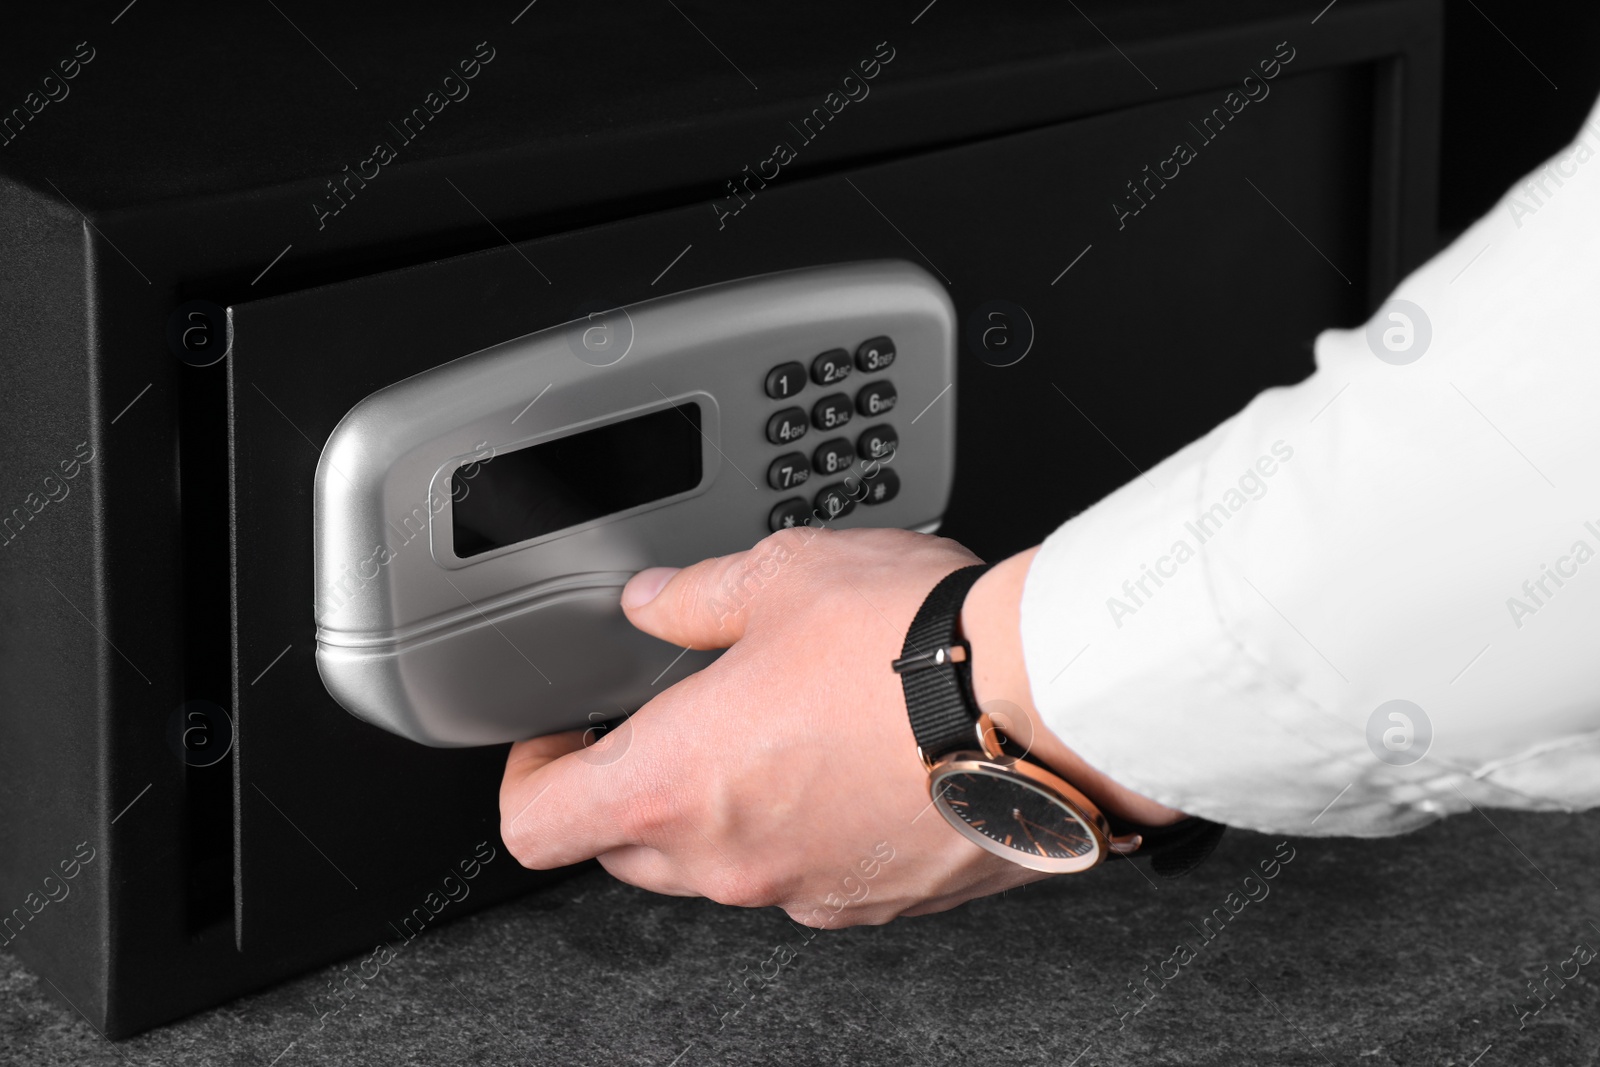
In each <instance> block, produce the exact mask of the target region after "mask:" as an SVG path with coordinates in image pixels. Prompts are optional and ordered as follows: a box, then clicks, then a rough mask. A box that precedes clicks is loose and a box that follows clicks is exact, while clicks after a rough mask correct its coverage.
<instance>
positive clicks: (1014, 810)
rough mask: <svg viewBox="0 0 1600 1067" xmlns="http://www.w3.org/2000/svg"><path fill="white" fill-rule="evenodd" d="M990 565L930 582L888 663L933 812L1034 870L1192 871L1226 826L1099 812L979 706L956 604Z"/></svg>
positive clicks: (1174, 873) (999, 853)
mask: <svg viewBox="0 0 1600 1067" xmlns="http://www.w3.org/2000/svg"><path fill="white" fill-rule="evenodd" d="M990 566H991V565H990V564H977V565H974V566H970V567H962V568H961V569H960V570H957V571H955V572H953V573H952V574H949V575H947V576H946V577H945V578H944V579H943V580H941V581H940V582H939V584H938V585H936V586H934V587H933V591H932V592H931V593H929V594H928V597H927V599H926V600H924V601H923V603H922V607H921V608H920V609H918V611H917V615H916V618H915V619H913V620H912V622H911V628H910V630H909V631H907V633H906V643H905V647H904V648H903V649H902V650H901V653H900V658H899V659H897V660H895V661H894V663H893V664H892V667H893V669H894V671H895V672H896V673H897V674H899V675H900V684H901V687H902V688H903V689H904V691H905V698H906V712H907V714H908V715H910V717H911V731H912V733H913V734H914V735H915V736H916V740H917V752H918V755H920V756H921V757H922V762H923V764H924V765H925V766H926V767H927V769H928V792H929V795H930V796H931V797H932V802H933V806H934V807H935V808H937V809H939V814H941V815H942V816H944V818H945V820H946V821H948V822H949V823H950V825H951V826H953V827H955V828H956V830H958V831H960V833H961V834H962V835H963V836H964V837H966V838H967V840H969V841H971V842H972V843H973V844H975V845H977V846H979V847H980V848H983V849H985V850H986V851H988V852H992V853H994V854H995V855H997V856H1002V857H1004V858H1005V859H1008V860H1010V861H1012V862H1013V863H1020V864H1021V865H1022V866H1024V867H1028V868H1031V869H1033V870H1036V871H1049V872H1051V873H1055V874H1068V873H1075V872H1078V871H1086V870H1088V869H1089V868H1091V867H1094V866H1096V865H1098V864H1100V863H1101V862H1103V861H1104V860H1105V859H1106V857H1107V856H1109V855H1111V854H1112V853H1118V854H1121V855H1124V856H1128V855H1131V854H1133V853H1138V854H1140V855H1146V856H1150V857H1151V861H1150V862H1151V868H1152V869H1153V870H1155V871H1156V872H1157V873H1159V874H1162V875H1166V876H1168V877H1176V876H1178V875H1181V874H1185V873H1187V872H1189V871H1190V870H1192V869H1194V867H1196V866H1197V865H1198V864H1199V863H1200V862H1201V861H1202V860H1204V859H1205V858H1206V857H1207V856H1208V855H1210V854H1211V850H1212V849H1213V848H1215V847H1216V844H1217V841H1218V840H1219V839H1220V838H1221V837H1222V832H1223V830H1224V829H1225V827H1223V826H1222V825H1220V824H1218V823H1214V822H1210V821H1207V820H1205V819H1200V818H1195V817H1191V818H1188V819H1184V820H1183V821H1181V822H1177V823H1174V824H1173V825H1171V826H1161V827H1145V826H1137V825H1134V824H1132V823H1128V822H1125V821H1123V820H1121V819H1117V818H1115V817H1113V816H1108V815H1106V814H1104V813H1102V812H1101V811H1100V809H1099V808H1098V807H1096V806H1095V804H1094V802H1093V801H1091V800H1089V798H1088V797H1086V796H1084V795H1083V794H1082V793H1081V792H1079V791H1078V790H1077V789H1076V788H1074V787H1073V786H1072V785H1071V784H1070V783H1068V782H1067V781H1066V780H1065V779H1063V778H1062V777H1061V776H1060V775H1059V774H1057V773H1055V772H1054V771H1052V770H1050V769H1049V768H1047V767H1045V766H1043V765H1041V764H1039V763H1037V762H1034V761H1033V760H1030V759H1028V758H1027V754H1026V752H1025V751H1018V746H1017V744H1016V742H1015V741H1014V740H1013V739H1011V738H1008V737H1006V736H1004V735H1003V733H1002V732H1001V731H1000V730H999V729H997V727H996V724H995V723H994V722H993V721H992V720H991V719H990V717H989V715H988V714H986V713H985V712H984V711H983V710H982V709H981V708H979V707H978V703H977V700H976V698H975V697H974V695H973V691H972V650H971V648H970V647H969V646H968V645H967V643H966V641H965V640H964V639H963V637H962V635H961V628H960V622H961V605H962V603H963V602H964V601H965V600H966V597H967V593H968V591H970V590H971V589H972V586H973V584H974V583H976V582H977V580H978V579H979V578H980V577H982V576H983V574H984V573H985V572H986V571H988V570H989V567H990Z"/></svg>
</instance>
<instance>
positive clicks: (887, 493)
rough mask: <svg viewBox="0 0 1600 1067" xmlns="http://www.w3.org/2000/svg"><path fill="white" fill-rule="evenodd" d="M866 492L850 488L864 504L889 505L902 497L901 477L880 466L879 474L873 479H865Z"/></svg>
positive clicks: (863, 480)
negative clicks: (896, 498)
mask: <svg viewBox="0 0 1600 1067" xmlns="http://www.w3.org/2000/svg"><path fill="white" fill-rule="evenodd" d="M862 482H863V483H864V487H865V492H861V491H859V490H856V488H855V486H854V485H852V486H851V487H850V488H851V489H852V491H855V495H856V496H859V497H860V498H861V502H862V503H863V504H887V503H888V502H889V501H891V500H893V499H894V498H895V497H897V496H899V495H900V476H899V475H898V474H896V473H895V472H894V471H892V470H890V469H889V468H888V467H883V466H880V467H879V468H878V473H877V474H875V475H874V476H873V477H871V478H863V479H862Z"/></svg>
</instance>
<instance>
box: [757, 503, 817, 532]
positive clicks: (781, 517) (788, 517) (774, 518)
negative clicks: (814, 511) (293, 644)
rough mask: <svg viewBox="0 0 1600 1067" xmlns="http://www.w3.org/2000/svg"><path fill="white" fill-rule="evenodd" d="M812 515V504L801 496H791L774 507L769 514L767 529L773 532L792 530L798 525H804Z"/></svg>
mask: <svg viewBox="0 0 1600 1067" xmlns="http://www.w3.org/2000/svg"><path fill="white" fill-rule="evenodd" d="M810 517H811V505H810V504H807V503H806V502H805V501H804V500H803V499H801V498H800V497H791V498H790V499H788V500H785V501H784V502H783V503H781V504H779V505H778V506H777V507H775V508H773V509H772V513H771V514H770V515H768V516H767V529H769V530H771V531H772V532H773V533H777V532H778V531H779V530H791V529H793V528H794V527H796V526H804V525H805V524H806V520H807V519H808V518H810Z"/></svg>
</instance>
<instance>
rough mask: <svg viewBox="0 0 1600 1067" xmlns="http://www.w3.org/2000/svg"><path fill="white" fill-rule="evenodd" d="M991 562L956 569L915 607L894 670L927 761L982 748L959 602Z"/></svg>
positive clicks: (919, 745)
mask: <svg viewBox="0 0 1600 1067" xmlns="http://www.w3.org/2000/svg"><path fill="white" fill-rule="evenodd" d="M992 566H993V564H991V563H977V564H974V565H972V566H970V567H962V568H961V569H960V570H956V571H952V572H951V573H949V574H947V575H945V576H944V578H942V579H941V580H940V581H939V584H938V585H936V586H934V587H933V591H932V592H930V593H929V594H928V598H927V599H926V600H924V601H923V602H922V607H920V608H918V609H917V615H916V618H914V619H912V620H911V628H910V629H909V630H907V631H906V643H905V646H904V647H903V648H902V649H901V650H900V658H899V659H897V660H895V661H894V669H895V670H896V671H898V672H899V674H900V687H901V689H902V690H904V692H905V695H906V712H907V713H908V714H909V715H910V716H911V732H912V734H914V735H915V736H916V739H917V748H919V749H921V750H922V756H923V758H924V759H926V760H928V761H930V762H931V761H933V760H936V759H938V758H939V757H940V756H942V755H944V754H945V753H947V752H953V751H956V750H957V749H963V748H965V749H975V748H977V747H978V741H977V734H976V733H974V730H975V728H976V725H977V701H976V700H975V699H974V698H973V695H972V674H971V669H970V667H969V665H968V663H967V656H968V653H969V651H970V650H969V649H968V647H967V644H966V642H965V641H963V640H961V638H960V637H959V636H958V634H957V631H958V630H959V629H960V622H961V605H962V603H964V602H965V601H966V599H967V593H968V592H970V591H971V589H972V586H973V584H974V583H975V582H977V580H978V579H979V578H982V577H983V575H984V573H985V572H987V571H988V570H989V568H990V567H992Z"/></svg>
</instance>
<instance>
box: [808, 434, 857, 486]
mask: <svg viewBox="0 0 1600 1067" xmlns="http://www.w3.org/2000/svg"><path fill="white" fill-rule="evenodd" d="M855 461H856V450H855V446H854V445H852V444H851V443H850V442H849V441H847V440H845V439H844V438H843V437H835V438H834V439H833V440H831V441H824V442H822V443H821V444H820V445H818V446H817V450H816V451H815V452H813V453H812V454H811V465H812V466H813V467H815V468H816V471H817V473H818V474H820V475H821V476H822V477H824V478H826V477H829V476H830V475H834V474H843V473H844V472H845V471H847V470H849V469H850V464H852V463H854V462H855Z"/></svg>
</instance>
